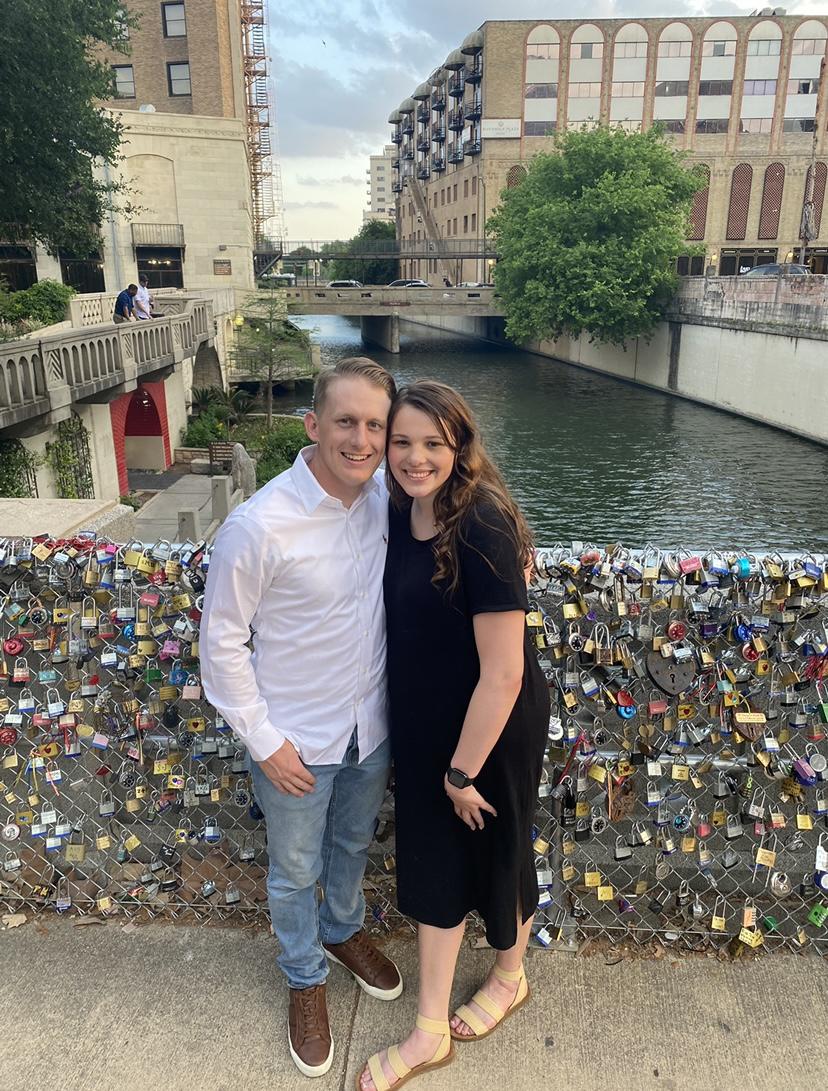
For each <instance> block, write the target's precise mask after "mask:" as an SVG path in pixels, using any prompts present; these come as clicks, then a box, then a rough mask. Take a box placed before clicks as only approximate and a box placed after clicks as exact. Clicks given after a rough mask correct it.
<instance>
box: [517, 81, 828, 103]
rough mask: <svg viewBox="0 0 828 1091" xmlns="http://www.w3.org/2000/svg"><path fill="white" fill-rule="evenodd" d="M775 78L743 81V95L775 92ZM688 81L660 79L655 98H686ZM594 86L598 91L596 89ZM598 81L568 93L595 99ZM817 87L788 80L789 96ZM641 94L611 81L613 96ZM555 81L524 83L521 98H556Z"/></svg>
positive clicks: (704, 88) (718, 85) (722, 84)
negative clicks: (522, 96)
mask: <svg viewBox="0 0 828 1091" xmlns="http://www.w3.org/2000/svg"><path fill="white" fill-rule="evenodd" d="M776 82H777V81H776V80H745V82H744V88H743V93H744V94H745V95H775V94H776ZM689 86H690V85H689V82H688V81H687V80H661V81H660V82H658V83H657V84H656V85H655V88H654V94H655V96H656V98H678V97H686V96H687V92H688V90H689ZM595 88H597V90H595ZM600 88H601V85H600V84H599V83H570V85H569V94H570V96H571V97H572V98H595V97H597V96H598V95H600V93H601V92H600ZM818 90H819V80H817V79H814V80H788V87H787V92H788V94H789V95H815V94H816V93H817V92H818ZM732 91H733V81H732V80H702V81H701V82H700V83H699V94H700V95H730V94H732ZM643 94H644V83H643V81H641V82H634V83H613V85H612V97H613V98H631V97H636V96H641V95H643ZM557 97H558V85H557V83H527V84H526V87H525V89H524V98H527V99H530V98H531V99H536V98H557Z"/></svg>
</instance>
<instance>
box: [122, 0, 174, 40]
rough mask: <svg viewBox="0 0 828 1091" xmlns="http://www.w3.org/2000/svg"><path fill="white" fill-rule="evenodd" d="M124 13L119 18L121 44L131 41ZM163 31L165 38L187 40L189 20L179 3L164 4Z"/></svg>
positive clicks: (162, 6)
mask: <svg viewBox="0 0 828 1091" xmlns="http://www.w3.org/2000/svg"><path fill="white" fill-rule="evenodd" d="M124 19H125V16H124V13H123V12H120V13H119V16H118V24H119V25H118V31H117V39H118V41H119V42H128V41H129V26H128V25H127V24H126V22H125V21H124ZM161 29H162V30H163V31H164V37H165V38H186V37H187V19H186V17H185V15H184V5H183V4H182V3H180V2H177V3H163V4H162V5H161Z"/></svg>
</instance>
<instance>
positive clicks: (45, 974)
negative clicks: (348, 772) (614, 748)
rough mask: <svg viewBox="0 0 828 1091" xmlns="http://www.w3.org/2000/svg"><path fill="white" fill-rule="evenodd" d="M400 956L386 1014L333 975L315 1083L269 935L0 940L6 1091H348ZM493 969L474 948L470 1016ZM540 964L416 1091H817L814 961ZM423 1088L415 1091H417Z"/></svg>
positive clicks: (410, 973) (397, 945)
mask: <svg viewBox="0 0 828 1091" xmlns="http://www.w3.org/2000/svg"><path fill="white" fill-rule="evenodd" d="M387 949H388V950H389V953H390V954H392V955H393V957H394V958H395V959H396V960H397V961H398V963H399V965H400V968H401V970H402V972H403V976H404V978H405V981H406V990H405V992H404V993H403V996H402V997H401V999H400V1000H399V1001H397V1002H395V1003H392V1004H384V1003H382V1002H381V1001H377V1000H372V999H370V998H368V997H366V996H365V995H364V994H363V993H362V992H361V991H360V990H359V989H358V988H357V986H356V984H355V983H354V981H353V980H352V979H351V978H350V977H349V976H348V975H347V974H346V972H345V971H344V970H343V969H342V968H341V967H338V966H334V967H333V968H332V970H331V975H330V977H329V979H328V996H329V1010H330V1017H331V1025H332V1029H333V1033H334V1041H335V1045H336V1054H335V1060H334V1065H333V1067H332V1069H331V1071H330V1072H329V1073H328V1075H327V1076H325V1077H322V1078H321V1079H318V1080H314V1081H313V1082H311V1081H309V1080H306V1079H305V1078H304V1077H302V1076H300V1075H299V1073H298V1072H297V1071H296V1069H295V1068H294V1066H293V1064H292V1062H291V1060H290V1058H289V1055H288V1052H287V1048H286V1044H285V1040H286V1034H287V1030H286V1004H287V998H286V992H287V990H286V987H285V985H284V984H283V982H282V979H281V977H280V975H279V974H278V972H277V971H276V968H275V965H274V962H273V958H274V954H275V941H274V940H273V939H271V938H270V937H269V936H268V935H266V934H265V933H264V932H262V931H261V930H259V929H256V930H252V929H250V930H243V929H226V928H217V927H203V928H191V927H183V926H176V925H161V924H153V925H145V926H141V927H138V928H135V929H134V930H132V931H131V932H124V931H122V926H121V925H120V924H117V923H114V922H110V923H107V924H106V925H88V926H85V927H78V926H74V925H73V923H72V922H71V921H70V920H62V919H60V918H56V917H54V916H48V917H43V918H38V919H37V920H35V921H29V923H27V924H26V925H25V926H23V927H20V928H17V929H14V930H9V931H6V932H5V933H3V934H2V935H0V967H2V968H1V969H0V1003H1V1004H2V1012H3V1030H2V1034H0V1085H2V1087H3V1089H4V1091H32V1089H33V1088H40V1089H44V1091H52V1089H54V1091H109V1089H116V1088H117V1089H118V1091H231V1089H232V1091H262V1089H265V1088H266V1089H267V1091H288V1089H290V1091H301V1089H303V1088H307V1089H308V1091H311V1089H315V1091H334V1089H336V1091H342V1089H348V1091H350V1089H351V1088H353V1087H354V1081H355V1078H356V1076H357V1074H358V1072H359V1071H360V1068H361V1066H362V1064H363V1063H364V1061H365V1059H366V1057H367V1056H368V1054H369V1053H371V1052H373V1051H374V1050H376V1049H378V1048H380V1047H382V1046H385V1045H387V1044H389V1043H390V1042H393V1041H396V1040H398V1039H399V1038H400V1037H402V1036H403V1035H404V1034H405V1033H406V1031H407V1029H408V1028H409V1027H410V1026H411V1023H412V1021H413V1018H414V1012H415V1003H416V946H415V944H414V942H413V940H412V939H411V938H410V937H407V938H395V939H393V940H391V941H390V942H389V944H388V948H387ZM491 957H492V956H491V952H489V951H473V950H470V949H469V948H468V947H466V948H464V950H463V952H462V955H461V960H460V967H459V971H458V975H457V982H456V986H457V987H456V996H457V999H458V1000H460V999H465V998H466V997H467V996H468V995H469V994H470V992H471V991H472V990H473V989H474V988H475V987H476V985H477V984H478V983H479V982H480V980H481V978H482V977H483V976H484V974H485V973H486V970H487V967H488V965H489V962H490V960H491ZM609 961H611V960H608V959H605V958H604V957H603V956H600V955H598V956H594V957H583V958H577V957H575V956H574V955H567V954H552V953H550V952H546V951H539V950H536V951H533V952H531V954H530V956H529V958H528V960H527V972H528V976H529V981H530V984H531V986H532V989H533V993H534V996H533V999H532V1001H531V1003H530V1004H528V1005H527V1006H526V1007H525V1008H524V1009H523V1010H522V1011H521V1012H519V1013H518V1014H517V1015H516V1016H515V1017H514V1018H513V1019H512V1020H510V1021H509V1022H508V1023H507V1024H506V1025H505V1026H504V1027H503V1028H502V1029H501V1030H499V1031H498V1032H497V1033H496V1034H493V1035H492V1036H491V1037H490V1038H489V1039H487V1040H486V1041H484V1042H480V1043H477V1044H471V1043H470V1044H468V1045H466V1046H460V1047H458V1051H457V1059H456V1061H455V1062H454V1064H452V1065H450V1066H449V1067H447V1068H445V1069H443V1070H440V1071H438V1072H435V1073H433V1074H431V1075H428V1076H423V1077H421V1078H420V1079H419V1080H418V1081H417V1082H416V1087H417V1088H418V1091H419V1089H420V1088H422V1089H423V1091H479V1089H486V1091H506V1089H512V1088H519V1089H521V1091H523V1089H529V1091H540V1089H541V1088H543V1089H544V1091H546V1089H547V1088H557V1087H561V1088H563V1089H564V1091H614V1089H615V1088H622V1089H625V1091H626V1089H629V1091H729V1089H731V1088H733V1089H738V1091H783V1089H785V1091H811V1089H814V1091H816V1089H817V1088H824V1087H825V1085H826V1080H828V1059H826V1051H825V1049H824V1048H823V1046H822V1044H821V1043H822V1042H823V1034H824V1029H823V1028H824V1020H825V1011H826V1005H827V1004H828V974H826V966H825V963H824V962H823V961H821V960H819V959H817V958H801V957H796V956H788V955H784V954H777V955H775V956H774V957H766V958H763V959H760V960H759V961H755V962H750V963H745V964H741V963H736V964H730V963H722V962H719V961H717V960H716V959H713V958H705V957H699V958H690V959H684V960H681V961H679V960H674V959H673V958H672V957H671V956H670V955H669V953H668V954H667V955H666V956H665V957H664V958H663V959H661V960H659V961H655V960H644V959H641V960H634V961H621V962H617V963H616V964H614V965H608V962H609ZM412 1086H414V1084H413V1083H412Z"/></svg>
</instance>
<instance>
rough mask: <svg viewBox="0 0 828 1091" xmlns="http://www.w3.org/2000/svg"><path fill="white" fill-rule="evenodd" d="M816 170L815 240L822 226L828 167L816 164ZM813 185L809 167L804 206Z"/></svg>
mask: <svg viewBox="0 0 828 1091" xmlns="http://www.w3.org/2000/svg"><path fill="white" fill-rule="evenodd" d="M814 165H815V167H816V170H815V171H814V238H818V237H819V229H820V226H821V225H822V204H823V201H824V200H825V180H826V177H828V167H826V166H825V164H824V163H816V164H814ZM810 183H811V168H810V167H808V173H807V175H806V176H805V193H804V194H803V197H802V204H803V206H804V204H805V201H806V200H807V199H808V189H809V188H810Z"/></svg>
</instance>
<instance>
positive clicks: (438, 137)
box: [431, 125, 446, 144]
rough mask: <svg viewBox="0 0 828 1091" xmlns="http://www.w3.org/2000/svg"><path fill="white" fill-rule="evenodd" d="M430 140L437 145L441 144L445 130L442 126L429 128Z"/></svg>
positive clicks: (444, 136)
mask: <svg viewBox="0 0 828 1091" xmlns="http://www.w3.org/2000/svg"><path fill="white" fill-rule="evenodd" d="M431 139H432V140H433V141H435V143H437V144H442V143H443V141H444V140H445V139H446V130H445V127H444V126H443V125H432V126H431Z"/></svg>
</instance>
